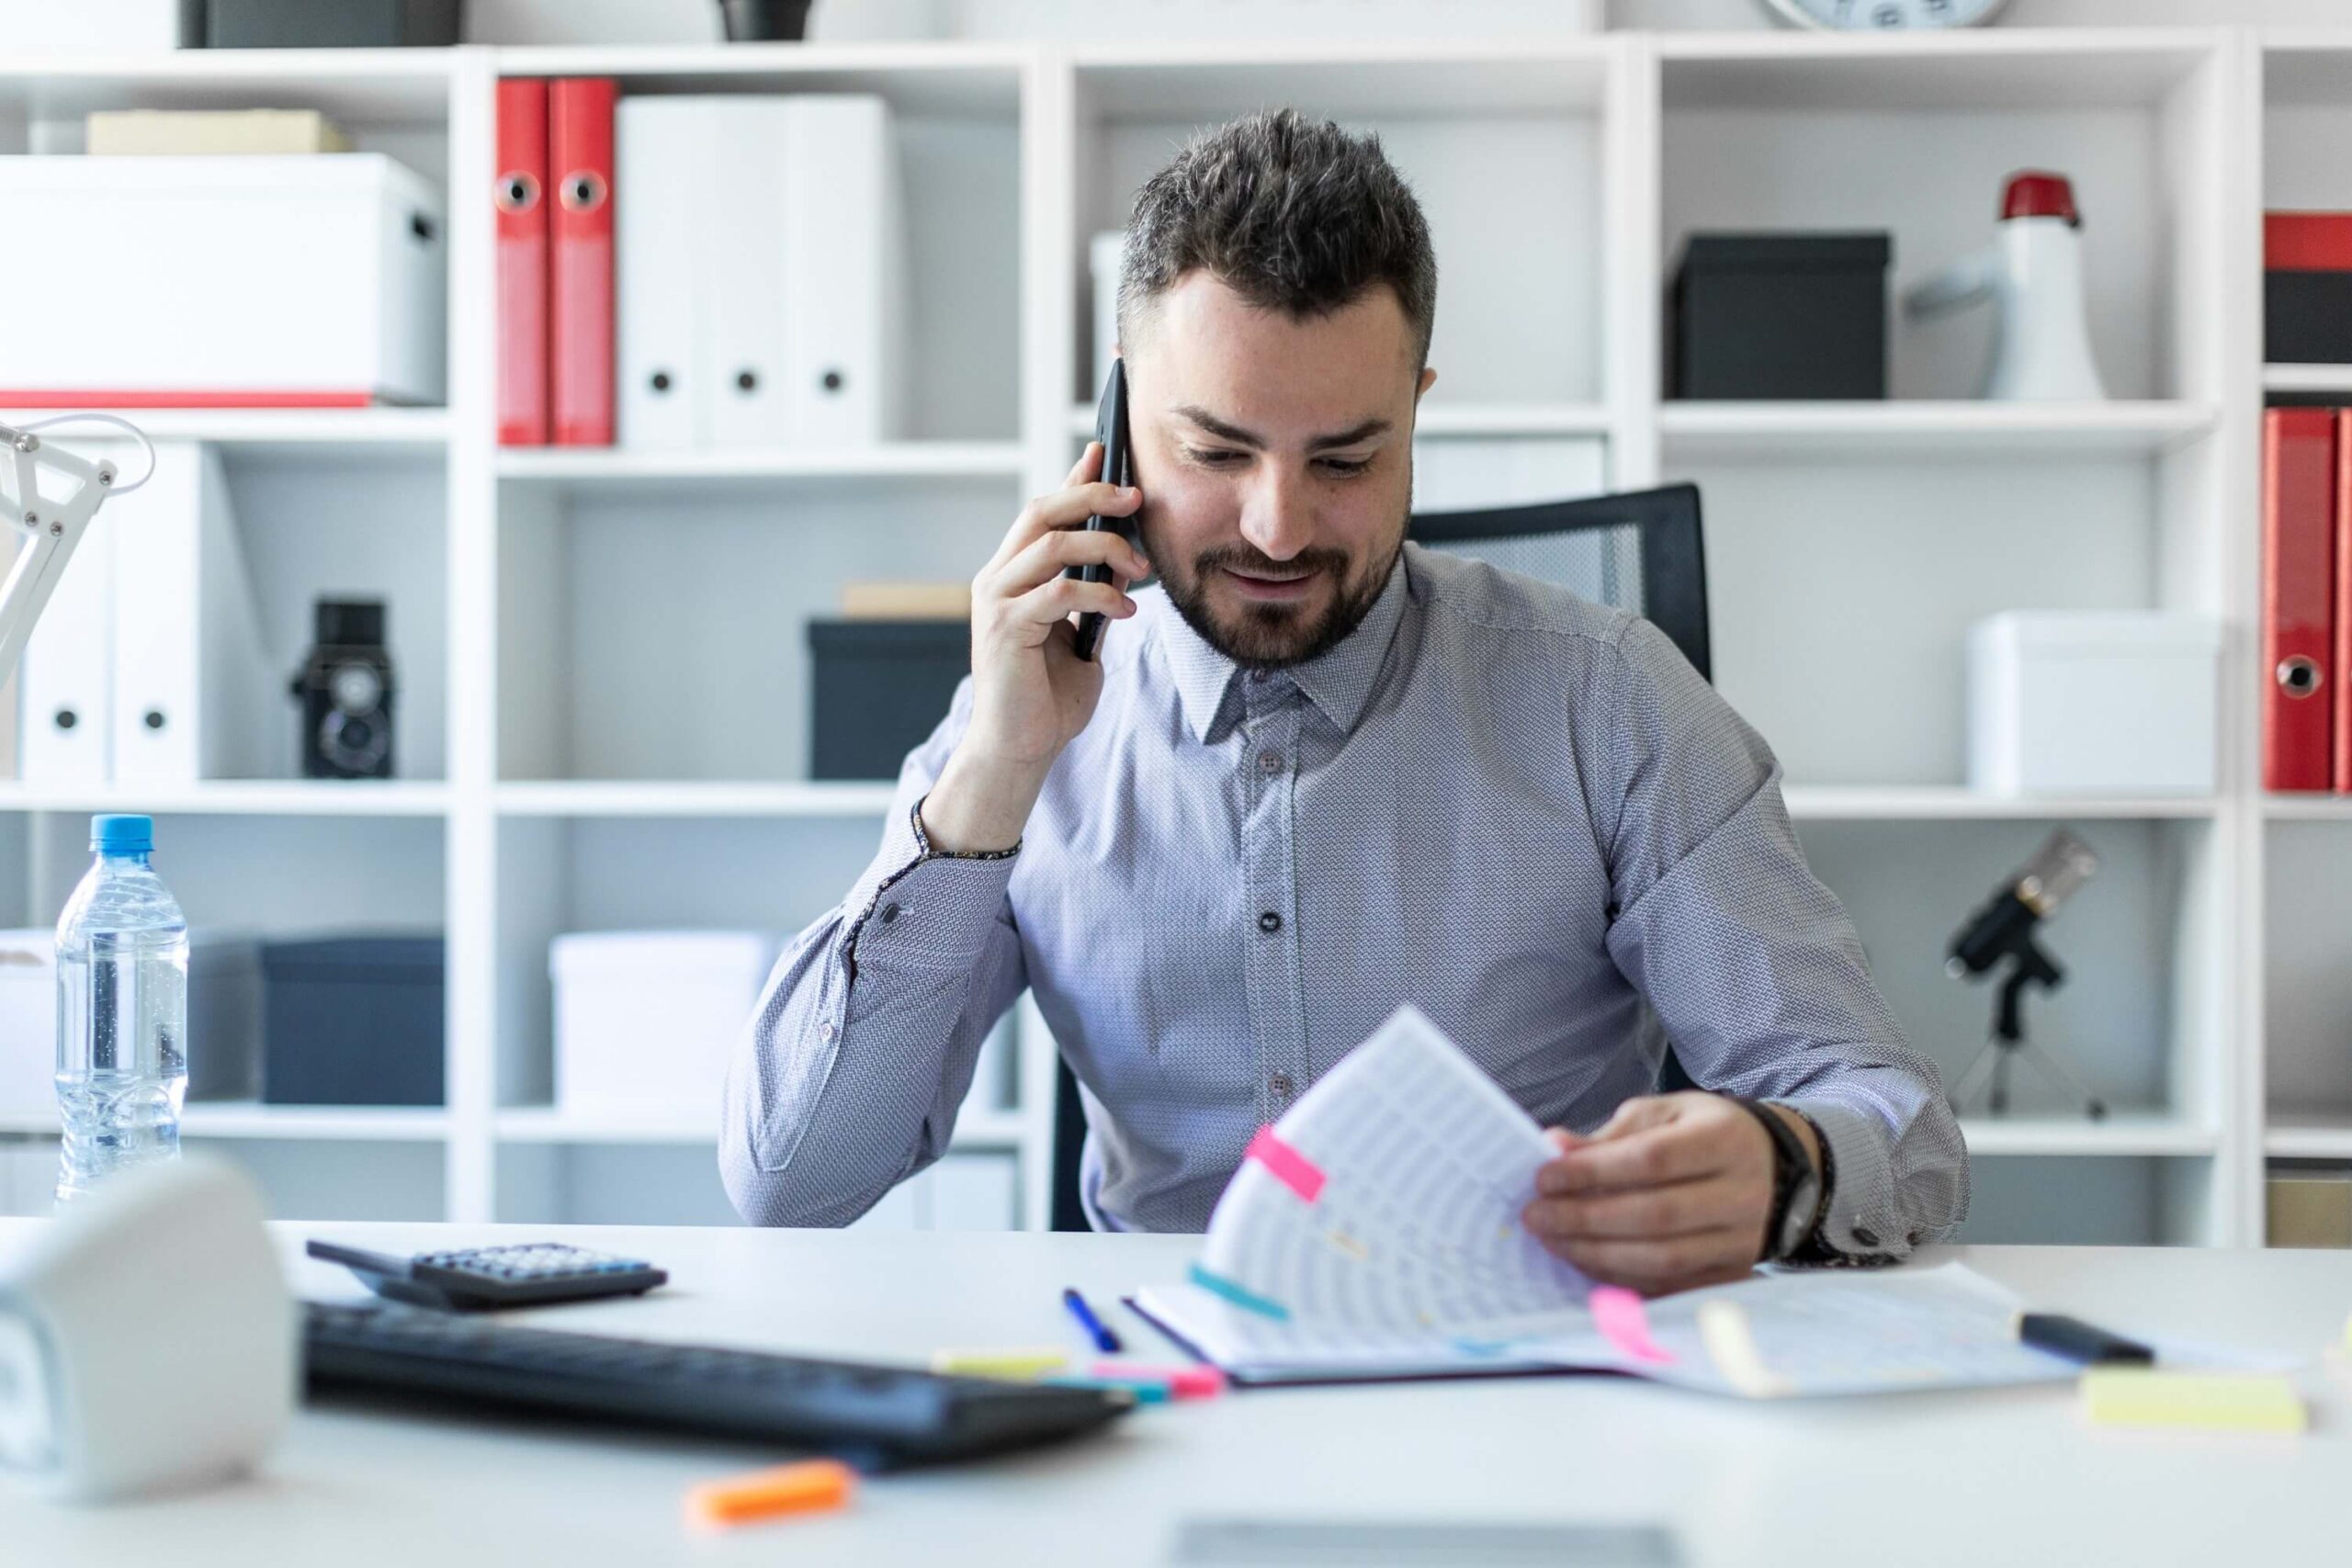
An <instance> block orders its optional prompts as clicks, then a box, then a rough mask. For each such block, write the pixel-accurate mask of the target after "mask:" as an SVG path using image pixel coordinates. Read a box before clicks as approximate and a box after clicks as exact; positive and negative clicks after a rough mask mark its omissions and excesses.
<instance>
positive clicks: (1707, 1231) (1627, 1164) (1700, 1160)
mask: <svg viewBox="0 0 2352 1568" xmlns="http://www.w3.org/2000/svg"><path fill="white" fill-rule="evenodd" d="M1766 1109H1767V1110H1768V1111H1770V1112H1771V1113H1772V1114H1774V1115H1782V1116H1783V1119H1784V1120H1785V1121H1787V1122H1789V1123H1790V1125H1791V1126H1792V1127H1793V1128H1794V1129H1796V1132H1797V1135H1798V1137H1799V1138H1801V1139H1802V1140H1803V1141H1804V1145H1805V1152H1806V1153H1807V1154H1808V1155H1809V1156H1812V1158H1813V1160H1814V1163H1815V1168H1816V1169H1817V1168H1819V1165H1820V1159H1821V1154H1820V1150H1819V1149H1818V1148H1817V1147H1816V1146H1815V1139H1814V1135H1813V1129H1812V1128H1811V1127H1810V1126H1808V1125H1806V1124H1805V1122H1804V1118H1803V1117H1801V1116H1785V1115H1783V1113H1782V1112H1781V1111H1780V1110H1779V1109H1778V1108H1777V1107H1771V1106H1768V1107H1766ZM1546 1135H1547V1136H1549V1137H1550V1138H1551V1139H1552V1141H1553V1143H1554V1144H1555V1145H1557V1146H1558V1148H1559V1150H1560V1157H1559V1158H1557V1159H1555V1160H1553V1161H1552V1162H1551V1163H1549V1164H1548V1165H1545V1166H1544V1168H1542V1169H1540V1170H1538V1171H1537V1172H1536V1175H1535V1192H1536V1196H1535V1201H1533V1202H1532V1203H1530V1204H1528V1206H1527V1209H1526V1212H1525V1214H1524V1216H1523V1217H1524V1219H1525V1220H1526V1222H1527V1228H1528V1229H1529V1230H1530V1231H1531V1232H1532V1233H1533V1234H1534V1235H1535V1236H1536V1238H1537V1239H1538V1240H1540V1241H1542V1242H1543V1243H1544V1246H1545V1247H1549V1248H1550V1249H1551V1250H1552V1251H1553V1253H1555V1255H1556V1256H1558V1257H1560V1258H1565V1259H1566V1260H1567V1261H1568V1262H1570V1263H1573V1264H1575V1265H1576V1266H1577V1268H1578V1269H1582V1270H1583V1271H1584V1272H1585V1273H1587V1274H1589V1275H1590V1276H1592V1278H1594V1279H1596V1280H1601V1281H1603V1282H1605V1283H1608V1284H1612V1285H1626V1286H1630V1287H1632V1288H1633V1289H1634V1290H1637V1291H1640V1292H1644V1293H1645V1294H1649V1295H1658V1294H1662V1293H1664V1292H1668V1291H1683V1290H1690V1289H1691V1288H1692V1287H1694V1286H1699V1285H1714V1284H1721V1283H1723V1282H1724V1281H1726V1280H1737V1279H1740V1278H1742V1277H1744V1276H1745V1275H1746V1274H1747V1271H1748V1270H1749V1269H1753V1268H1754V1267H1755V1266H1756V1263H1757V1261H1758V1259H1759V1258H1762V1256H1763V1255H1764V1226H1765V1224H1766V1222H1767V1221H1768V1220H1770V1217H1771V1210H1772V1140H1771V1138H1770V1136H1769V1135H1767V1134H1766V1133H1765V1131H1764V1129H1763V1128H1762V1127H1760V1126H1758V1125H1757V1122H1756V1118H1755V1117H1753V1116H1751V1115H1749V1114H1748V1112H1747V1110H1746V1109H1744V1108H1743V1107H1741V1106H1739V1105H1736V1104H1735V1103H1734V1102H1732V1101H1731V1100H1726V1099H1724V1097H1723V1096H1721V1095H1716V1094H1697V1093H1685V1094H1667V1095H1644V1096H1641V1097H1639V1098H1637V1099H1634V1100H1627V1101H1625V1102H1624V1103H1623V1105H1621V1106H1619V1107H1618V1108H1617V1113H1616V1114H1615V1115H1613V1116H1611V1118H1610V1119H1609V1120H1608V1121H1607V1122H1604V1123H1602V1125H1601V1126H1600V1128H1599V1129H1597V1130H1596V1131H1595V1132H1593V1133H1592V1134H1590V1135H1589V1136H1585V1135H1580V1134H1575V1133H1570V1132H1566V1131H1564V1130H1563V1129H1560V1128H1556V1127H1555V1128H1553V1129H1552V1130H1551V1131H1550V1132H1549V1133H1548V1134H1546Z"/></svg>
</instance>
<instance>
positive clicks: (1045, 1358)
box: [931, 1347, 1069, 1379]
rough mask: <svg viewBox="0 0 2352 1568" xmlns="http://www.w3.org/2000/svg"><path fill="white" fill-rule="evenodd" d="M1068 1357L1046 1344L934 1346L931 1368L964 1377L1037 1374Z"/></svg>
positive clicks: (1064, 1363) (1051, 1369) (1058, 1365)
mask: <svg viewBox="0 0 2352 1568" xmlns="http://www.w3.org/2000/svg"><path fill="white" fill-rule="evenodd" d="M1068 1365H1069V1357H1068V1356H1067V1355H1065V1354H1063V1353H1062V1352H1061V1351H1059V1350H1056V1349H1054V1348H1050V1347H1043V1348H1037V1349H1025V1350H1024V1349H1014V1350H938V1351H934V1352H933V1354H932V1358H931V1370H932V1371H934V1372H951V1373H954V1374H956V1375H957V1376H959V1377H967V1378H1015V1379H1026V1378H1041V1377H1044V1376H1045V1375H1046V1373H1048V1372H1057V1371H1061V1370H1062V1369H1063V1368H1064V1367H1066V1366H1068Z"/></svg>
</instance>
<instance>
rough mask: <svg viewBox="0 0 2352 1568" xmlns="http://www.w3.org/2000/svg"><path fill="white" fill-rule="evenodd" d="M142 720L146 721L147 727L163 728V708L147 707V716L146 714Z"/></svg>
mask: <svg viewBox="0 0 2352 1568" xmlns="http://www.w3.org/2000/svg"><path fill="white" fill-rule="evenodd" d="M144 722H145V723H146V726H147V728H150V729H161V728H164V710H163V709H161V708H149V709H148V710H147V716H146V719H145V721H144Z"/></svg>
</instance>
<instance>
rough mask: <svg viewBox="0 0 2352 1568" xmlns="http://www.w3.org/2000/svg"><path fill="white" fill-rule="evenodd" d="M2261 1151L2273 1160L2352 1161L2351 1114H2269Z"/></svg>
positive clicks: (2287, 1112) (2274, 1112)
mask: <svg viewBox="0 0 2352 1568" xmlns="http://www.w3.org/2000/svg"><path fill="white" fill-rule="evenodd" d="M2262 1152H2263V1153H2264V1154H2266V1155H2267V1156H2270V1157H2271V1158H2273V1159H2352V1113H2347V1112H2345V1111H2336V1112H2334V1113H2332V1114H2331V1113H2328V1112H2325V1111H2272V1112H2271V1113H2270V1124H2269V1126H2268V1127H2267V1128H2266V1129H2265V1130H2264V1132H2263V1134H2262Z"/></svg>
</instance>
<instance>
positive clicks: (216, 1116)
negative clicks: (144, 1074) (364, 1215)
mask: <svg viewBox="0 0 2352 1568" xmlns="http://www.w3.org/2000/svg"><path fill="white" fill-rule="evenodd" d="M448 1131H449V1113H448V1111H446V1110H444V1109H443V1108H442V1107H440V1106H437V1105H415V1106H410V1105H263V1104H260V1103H258V1102H255V1101H253V1100H202V1101H198V1102H195V1103H192V1104H190V1105H188V1106H187V1107H185V1108H184V1109H183V1110H182V1111H181V1113H180V1136H181V1137H182V1138H183V1139H190V1138H302V1139H349V1140H352V1141H355V1142H373V1143H424V1142H431V1141H434V1140H437V1139H440V1138H443V1137H446V1136H447V1134H448ZM0 1133H13V1134H32V1135H34V1136H47V1137H54V1136H55V1135H56V1134H57V1118H56V1117H55V1116H53V1115H49V1116H6V1117H0Z"/></svg>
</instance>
